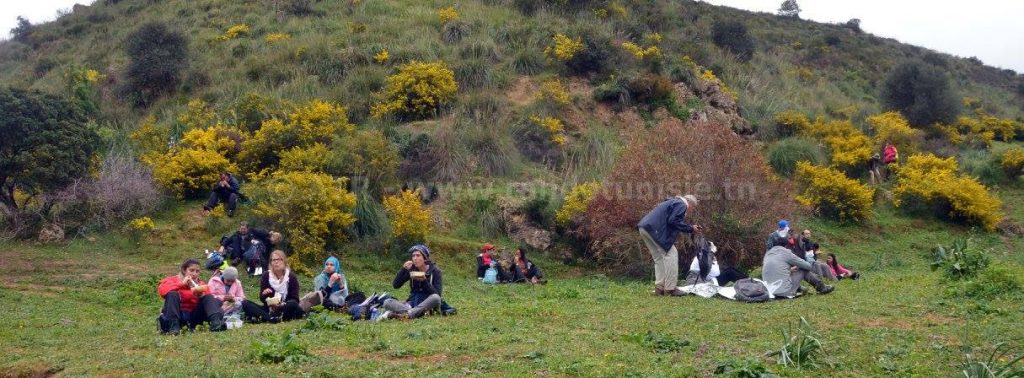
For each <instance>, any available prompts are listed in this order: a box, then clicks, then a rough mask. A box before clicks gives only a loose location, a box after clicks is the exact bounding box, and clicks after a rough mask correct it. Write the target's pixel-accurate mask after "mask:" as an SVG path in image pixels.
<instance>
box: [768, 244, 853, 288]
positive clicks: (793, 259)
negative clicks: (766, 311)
mask: <svg viewBox="0 0 1024 378" xmlns="http://www.w3.org/2000/svg"><path fill="white" fill-rule="evenodd" d="M774 244H775V245H774V246H772V248H771V249H769V250H768V252H766V253H765V254H764V261H763V263H762V267H761V275H762V277H763V279H764V282H765V283H767V284H768V287H769V288H775V289H774V290H773V291H772V294H773V295H775V296H776V297H792V296H795V295H796V294H797V291H798V290H800V281H807V282H809V283H810V284H811V285H813V286H814V289H815V290H817V291H818V293H819V294H828V293H830V292H832V290H835V288H834V287H832V286H829V285H825V284H824V283H822V282H821V278H820V277H818V275H817V274H814V273H813V272H811V270H812V269H813V266H812V265H811V263H809V262H807V261H806V260H804V259H801V258H799V257H797V256H796V255H794V254H793V252H791V251H790V250H789V249H788V248H786V244H788V241H786V240H785V239H778V240H776V241H775V243H774Z"/></svg>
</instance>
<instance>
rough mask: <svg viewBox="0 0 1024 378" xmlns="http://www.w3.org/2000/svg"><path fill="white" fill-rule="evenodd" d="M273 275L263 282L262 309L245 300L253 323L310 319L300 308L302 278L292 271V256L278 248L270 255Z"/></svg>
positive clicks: (265, 276)
mask: <svg viewBox="0 0 1024 378" xmlns="http://www.w3.org/2000/svg"><path fill="white" fill-rule="evenodd" d="M269 270H270V274H264V275H263V277H262V279H261V280H260V301H262V302H263V305H262V306H260V305H258V304H256V303H254V302H253V301H245V303H243V304H242V309H243V310H244V311H245V317H246V319H247V321H249V322H271V323H276V322H278V321H281V320H284V321H288V320H293V319H300V318H302V317H303V316H306V313H305V311H302V307H300V306H299V291H300V290H301V289H300V288H299V278H298V277H296V276H295V272H292V271H291V269H289V268H288V256H287V255H285V253H284V251H282V250H280V249H278V250H274V252H271V253H270V269H269Z"/></svg>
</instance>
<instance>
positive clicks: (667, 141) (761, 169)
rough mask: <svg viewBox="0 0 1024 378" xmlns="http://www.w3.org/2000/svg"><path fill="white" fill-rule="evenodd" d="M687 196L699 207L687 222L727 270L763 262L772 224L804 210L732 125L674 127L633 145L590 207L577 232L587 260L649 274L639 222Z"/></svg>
mask: <svg viewBox="0 0 1024 378" xmlns="http://www.w3.org/2000/svg"><path fill="white" fill-rule="evenodd" d="M686 193H693V194H695V195H697V197H698V198H699V201H700V202H699V205H698V206H697V207H695V208H694V209H693V210H691V211H690V212H688V213H687V221H688V222H691V223H696V224H701V225H704V226H706V227H705V230H706V231H705V233H706V235H707V237H708V238H709V240H712V241H714V242H715V244H716V245H718V247H719V249H718V251H719V252H718V255H719V258H721V259H722V260H723V261H724V262H726V263H727V264H739V265H742V266H753V265H755V264H758V263H760V261H761V257H762V255H763V252H764V251H763V248H764V235H766V234H767V233H768V232H769V230H771V228H772V226H771V224H772V222H774V221H775V220H777V219H779V218H787V217H792V216H793V215H794V214H795V213H796V212H797V211H798V210H799V207H798V206H797V204H796V202H794V201H793V196H794V193H793V189H792V187H791V186H790V185H789V184H788V183H786V182H783V181H779V180H778V179H777V178H776V177H775V176H774V175H773V174H772V173H771V168H769V167H768V164H767V163H766V162H765V159H764V157H763V156H762V155H761V154H760V152H759V151H758V149H757V148H756V147H755V146H753V145H751V144H750V143H749V142H747V141H745V140H743V139H742V138H741V137H739V136H738V135H736V134H734V133H733V132H732V131H731V130H729V127H728V126H727V125H721V124H714V123H703V124H697V125H693V126H684V125H682V124H681V123H679V122H678V121H675V120H670V121H666V122H663V123H662V124H660V125H658V126H657V127H656V128H654V129H652V130H642V131H639V132H638V134H636V135H634V136H633V137H632V138H631V140H630V141H629V143H628V145H627V147H626V148H625V150H624V151H623V152H622V154H621V155H620V157H619V160H618V162H617V163H616V165H615V167H614V168H613V169H612V172H611V173H610V174H609V175H608V177H607V178H606V179H605V181H604V182H603V183H602V188H601V190H600V191H598V192H597V194H596V195H595V197H594V200H593V201H592V202H591V203H590V205H589V206H588V207H587V210H586V212H585V213H584V215H583V217H582V220H581V225H582V227H581V229H580V231H581V234H582V236H583V237H584V238H585V239H587V241H588V242H589V244H588V252H589V254H590V256H591V257H592V258H593V259H595V260H596V261H597V262H598V263H599V264H601V265H603V266H605V267H607V268H609V269H611V270H613V271H618V272H621V273H626V274H640V273H643V272H645V271H646V269H648V268H649V265H650V264H649V261H648V260H650V255H649V254H648V253H647V251H646V249H645V247H644V246H643V244H642V243H641V241H640V236H639V234H638V233H637V228H636V224H637V222H639V221H640V218H642V217H643V216H644V215H645V214H646V213H647V212H648V211H650V209H652V208H653V207H654V206H655V205H657V204H658V203H659V202H661V201H662V200H664V199H665V198H667V197H669V196H672V195H680V194H686ZM680 239H684V238H680ZM681 258H685V257H681ZM686 261H689V260H686Z"/></svg>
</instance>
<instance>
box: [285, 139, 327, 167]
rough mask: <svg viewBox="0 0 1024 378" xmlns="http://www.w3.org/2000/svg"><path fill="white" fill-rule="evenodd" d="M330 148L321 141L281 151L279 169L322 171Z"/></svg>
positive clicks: (325, 165)
mask: <svg viewBox="0 0 1024 378" xmlns="http://www.w3.org/2000/svg"><path fill="white" fill-rule="evenodd" d="M330 152H331V151H330V150H329V149H328V148H327V146H326V145H325V144H323V143H313V145H311V146H299V147H292V148H291V149H289V150H286V151H284V152H282V153H281V164H280V168H279V169H280V170H282V171H302V172H323V171H324V169H325V168H326V167H327V161H328V159H329V158H330V156H331V155H330Z"/></svg>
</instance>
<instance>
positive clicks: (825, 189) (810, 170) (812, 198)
mask: <svg viewBox="0 0 1024 378" xmlns="http://www.w3.org/2000/svg"><path fill="white" fill-rule="evenodd" d="M796 179H797V181H798V182H799V183H800V184H801V185H802V187H803V191H802V192H801V193H800V195H798V196H796V200H797V202H800V203H801V204H803V205H805V206H810V207H812V208H814V211H815V212H817V213H818V214H821V215H823V216H826V217H830V218H834V219H838V220H840V221H844V222H845V221H853V222H861V221H864V220H867V219H869V218H871V214H872V211H873V206H874V191H872V190H871V189H870V188H868V187H867V186H865V185H864V184H861V183H860V182H859V181H857V180H854V179H851V178H849V177H846V174H844V173H843V172H840V171H838V170H836V169H833V168H829V167H821V166H816V165H813V164H811V163H809V162H806V161H801V162H798V163H797V164H796Z"/></svg>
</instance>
